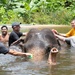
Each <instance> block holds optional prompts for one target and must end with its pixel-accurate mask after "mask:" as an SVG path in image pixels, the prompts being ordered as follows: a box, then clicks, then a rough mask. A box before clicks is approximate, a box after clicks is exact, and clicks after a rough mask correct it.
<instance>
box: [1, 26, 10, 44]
mask: <svg viewBox="0 0 75 75" xmlns="http://www.w3.org/2000/svg"><path fill="white" fill-rule="evenodd" d="M8 40H9V34H8V27H7V26H6V25H3V26H2V27H1V35H0V41H1V42H3V43H4V44H6V43H7V42H8Z"/></svg>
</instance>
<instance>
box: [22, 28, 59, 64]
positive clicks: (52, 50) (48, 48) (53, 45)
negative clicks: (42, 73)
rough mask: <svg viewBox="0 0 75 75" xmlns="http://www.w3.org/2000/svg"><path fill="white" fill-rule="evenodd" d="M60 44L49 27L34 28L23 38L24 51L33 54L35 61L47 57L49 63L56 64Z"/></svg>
mask: <svg viewBox="0 0 75 75" xmlns="http://www.w3.org/2000/svg"><path fill="white" fill-rule="evenodd" d="M58 50H59V44H58V42H57V39H56V37H55V36H54V34H53V32H52V31H51V30H50V29H49V28H44V29H37V28H32V29H30V30H29V32H28V33H27V36H26V37H25V38H23V45H22V51H23V52H29V53H32V54H33V58H32V60H33V61H41V60H42V59H45V58H46V59H47V61H48V63H49V64H56V57H57V53H58Z"/></svg>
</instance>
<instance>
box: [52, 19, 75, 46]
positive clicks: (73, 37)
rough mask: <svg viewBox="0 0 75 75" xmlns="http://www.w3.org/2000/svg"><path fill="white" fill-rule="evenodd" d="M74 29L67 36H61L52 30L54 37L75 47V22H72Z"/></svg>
mask: <svg viewBox="0 0 75 75" xmlns="http://www.w3.org/2000/svg"><path fill="white" fill-rule="evenodd" d="M71 26H72V29H71V30H70V31H69V32H68V33H66V34H60V33H58V32H57V31H56V30H54V29H53V30H52V31H53V33H54V35H55V36H56V37H57V38H59V39H60V40H62V41H65V42H66V43H67V44H69V45H71V46H72V47H75V20H72V22H71Z"/></svg>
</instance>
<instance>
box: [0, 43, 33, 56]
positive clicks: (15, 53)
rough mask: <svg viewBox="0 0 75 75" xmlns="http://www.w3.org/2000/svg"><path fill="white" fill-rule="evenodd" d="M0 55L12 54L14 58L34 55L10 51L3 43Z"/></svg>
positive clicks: (0, 47) (0, 46)
mask: <svg viewBox="0 0 75 75" xmlns="http://www.w3.org/2000/svg"><path fill="white" fill-rule="evenodd" d="M0 54H11V55H14V56H31V55H32V54H31V53H23V52H19V51H16V50H13V49H8V48H6V47H5V46H4V44H3V43H1V42H0Z"/></svg>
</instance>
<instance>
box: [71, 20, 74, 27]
mask: <svg viewBox="0 0 75 75" xmlns="http://www.w3.org/2000/svg"><path fill="white" fill-rule="evenodd" d="M71 25H72V27H73V28H75V19H74V20H72V21H71Z"/></svg>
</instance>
